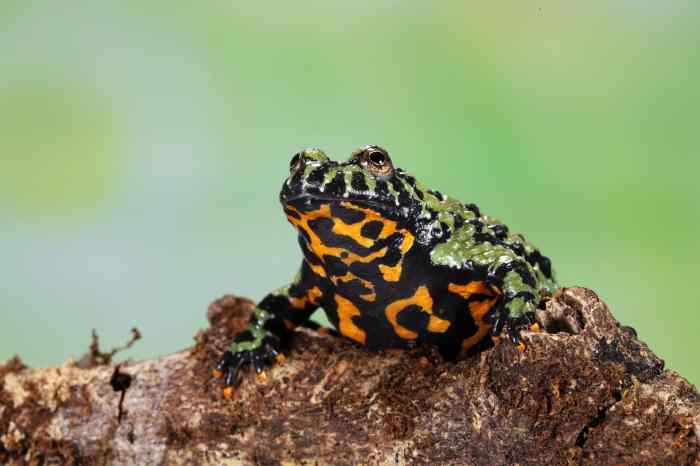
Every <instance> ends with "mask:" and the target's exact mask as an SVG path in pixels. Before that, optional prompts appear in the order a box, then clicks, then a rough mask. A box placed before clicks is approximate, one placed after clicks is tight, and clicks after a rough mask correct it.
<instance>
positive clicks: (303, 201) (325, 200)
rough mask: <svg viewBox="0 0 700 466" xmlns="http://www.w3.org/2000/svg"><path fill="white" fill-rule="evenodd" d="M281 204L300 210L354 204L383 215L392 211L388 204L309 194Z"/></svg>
mask: <svg viewBox="0 0 700 466" xmlns="http://www.w3.org/2000/svg"><path fill="white" fill-rule="evenodd" d="M281 202H282V205H283V206H291V207H294V208H296V209H299V210H316V209H318V207H319V206H320V205H322V204H352V205H355V206H357V207H365V208H370V209H373V210H376V211H377V212H382V213H384V212H391V211H392V209H391V208H390V207H388V206H387V205H386V204H383V203H381V202H378V201H373V200H371V199H357V198H352V197H339V196H325V195H318V194H308V193H305V194H299V195H297V196H292V197H289V198H286V199H281Z"/></svg>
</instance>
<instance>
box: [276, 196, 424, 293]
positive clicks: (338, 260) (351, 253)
mask: <svg viewBox="0 0 700 466" xmlns="http://www.w3.org/2000/svg"><path fill="white" fill-rule="evenodd" d="M285 211H286V213H287V218H288V219H289V222H290V223H291V224H292V225H294V226H295V227H296V228H297V230H298V231H299V234H300V236H301V240H302V247H303V249H304V254H305V255H306V260H307V262H308V263H309V265H310V266H311V268H312V270H313V271H314V272H315V273H316V274H317V275H320V276H322V277H328V278H330V279H331V280H332V281H333V282H334V284H337V283H339V282H351V281H355V280H357V281H359V282H361V284H362V285H363V287H364V288H365V289H366V290H368V291H367V292H366V293H364V295H363V296H364V297H365V298H370V297H371V296H372V294H373V290H374V282H375V281H376V280H378V279H381V280H384V281H385V282H396V281H398V280H400V278H401V274H402V272H403V259H404V257H405V255H406V254H407V253H408V252H409V251H410V250H411V248H412V247H413V245H414V243H415V237H414V236H413V234H412V233H411V232H410V231H408V230H406V229H404V228H401V227H399V225H398V224H397V222H395V221H393V220H390V219H387V218H385V217H383V216H382V215H381V214H380V213H379V212H377V211H376V210H374V209H372V208H369V207H362V206H358V205H355V204H353V203H351V202H347V201H342V202H332V203H323V204H320V205H319V206H318V208H316V209H315V210H300V209H297V208H296V207H293V206H291V205H287V206H286V208H285Z"/></svg>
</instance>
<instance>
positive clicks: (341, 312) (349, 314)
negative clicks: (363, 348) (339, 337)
mask: <svg viewBox="0 0 700 466" xmlns="http://www.w3.org/2000/svg"><path fill="white" fill-rule="evenodd" d="M335 302H336V304H337V306H338V310H337V312H338V319H339V323H338V331H339V332H340V333H341V334H343V335H345V336H346V337H348V338H351V339H353V340H355V341H356V342H358V343H362V344H364V343H365V341H367V334H366V333H365V332H364V330H362V329H361V328H359V327H358V326H357V325H355V322H353V321H352V318H353V317H357V316H359V315H361V312H360V310H359V309H358V308H357V307H356V306H355V305H354V304H353V303H352V302H351V301H350V300H348V299H345V298H343V297H342V296H340V295H338V294H337V295H335Z"/></svg>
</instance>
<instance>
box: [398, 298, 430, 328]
mask: <svg viewBox="0 0 700 466" xmlns="http://www.w3.org/2000/svg"><path fill="white" fill-rule="evenodd" d="M429 319H430V316H429V315H428V314H427V313H425V312H423V309H421V308H420V307H419V306H416V305H413V304H412V305H410V306H408V307H406V308H405V309H404V310H402V311H401V312H399V313H398V314H397V315H396V322H398V324H399V325H401V326H402V327H405V328H407V329H409V330H411V331H413V332H416V333H418V334H423V333H425V332H426V329H427V327H428V322H429Z"/></svg>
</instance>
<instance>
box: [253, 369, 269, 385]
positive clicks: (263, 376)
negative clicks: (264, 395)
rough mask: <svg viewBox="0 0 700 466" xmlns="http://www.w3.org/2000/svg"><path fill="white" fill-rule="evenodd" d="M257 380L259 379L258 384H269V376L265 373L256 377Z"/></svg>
mask: <svg viewBox="0 0 700 466" xmlns="http://www.w3.org/2000/svg"><path fill="white" fill-rule="evenodd" d="M255 378H256V379H258V382H262V383H265V382H267V374H265V373H264V372H261V373H259V374H257V375H256V376H255Z"/></svg>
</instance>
